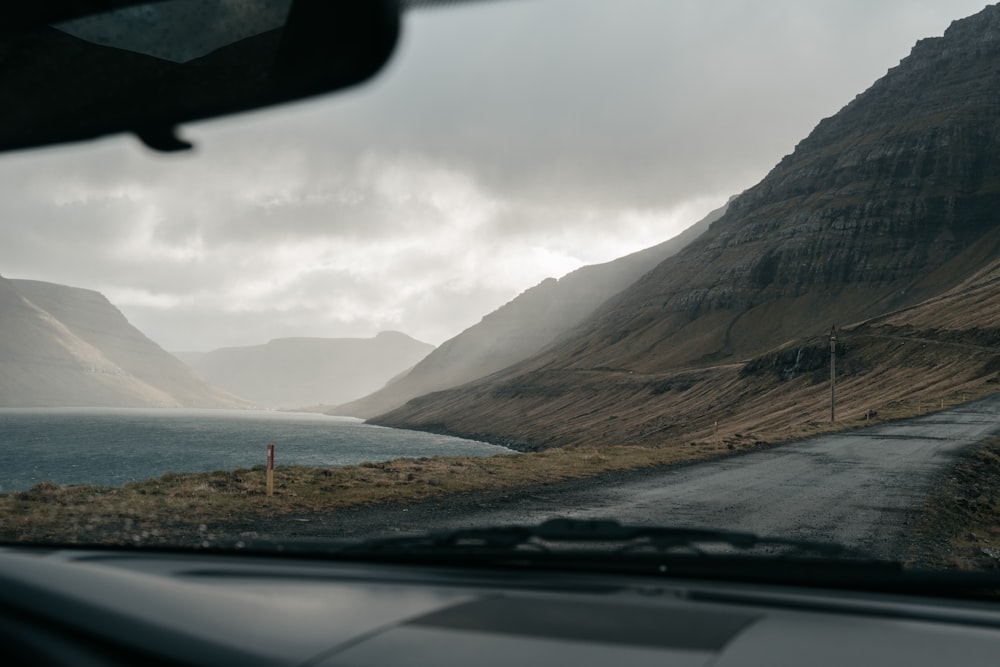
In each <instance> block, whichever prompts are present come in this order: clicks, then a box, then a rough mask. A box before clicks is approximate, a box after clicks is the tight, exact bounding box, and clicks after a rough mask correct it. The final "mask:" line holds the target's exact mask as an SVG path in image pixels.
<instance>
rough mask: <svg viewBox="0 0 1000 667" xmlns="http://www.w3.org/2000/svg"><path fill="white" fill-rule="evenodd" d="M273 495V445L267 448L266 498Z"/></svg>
mask: <svg viewBox="0 0 1000 667" xmlns="http://www.w3.org/2000/svg"><path fill="white" fill-rule="evenodd" d="M273 495H274V445H268V446H267V497H268V498H270V497H271V496H273Z"/></svg>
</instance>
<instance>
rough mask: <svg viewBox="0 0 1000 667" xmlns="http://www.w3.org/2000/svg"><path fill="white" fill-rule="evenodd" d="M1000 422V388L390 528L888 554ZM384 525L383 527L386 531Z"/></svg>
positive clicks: (405, 519)
mask: <svg viewBox="0 0 1000 667" xmlns="http://www.w3.org/2000/svg"><path fill="white" fill-rule="evenodd" d="M997 431H1000V395H998V396H995V397H991V398H988V399H985V400H982V401H978V402H976V403H973V404H969V405H965V406H962V407H958V408H955V409H952V410H947V411H944V412H940V413H937V414H932V415H927V416H924V417H919V418H916V419H911V420H907V421H903V422H896V423H892V424H885V425H880V426H876V427H872V428H868V429H864V430H861V431H855V432H852V433H845V434H839V435H828V436H821V437H817V438H813V439H811V440H807V441H803V442H800V443H796V444H791V445H785V446H782V447H776V448H774V449H770V450H767V451H762V452H755V453H751V454H747V455H744V456H735V457H731V458H727V459H723V460H719V461H712V462H707V463H702V464H695V465H690V466H684V467H679V468H676V469H673V470H669V471H667V472H663V473H658V474H656V475H648V476H640V477H639V478H636V479H628V480H626V481H625V482H623V483H620V484H614V485H612V484H605V485H601V486H597V487H594V486H592V485H587V484H580V485H578V487H577V488H573V489H570V490H569V491H562V492H559V493H553V494H548V493H546V492H542V493H541V494H537V495H532V496H529V497H516V496H513V497H511V498H509V499H508V500H507V501H503V502H497V503H489V505H490V506H489V507H483V508H481V509H472V510H470V509H469V508H464V509H461V510H458V511H456V512H454V513H453V512H451V511H450V510H448V509H444V510H442V509H441V508H440V507H438V508H437V510H436V511H426V510H421V509H420V508H413V510H414V511H413V512H412V513H411V514H409V515H397V517H396V523H395V525H392V524H383V527H389V528H390V529H391V530H402V531H405V532H409V531H410V530H417V529H443V528H451V527H458V526H468V525H483V524H497V523H534V522H538V521H542V520H544V519H546V518H550V517H552V516H570V517H579V518H603V517H615V518H617V519H619V520H620V521H623V522H630V523H633V522H634V523H654V524H664V525H687V526H706V527H721V528H731V529H737V530H749V531H753V532H756V533H758V534H763V535H781V536H797V537H803V538H813V539H822V540H832V541H835V542H839V543H841V544H847V545H851V546H855V547H858V548H860V549H863V550H865V551H867V552H869V553H872V554H873V555H879V556H884V557H889V556H891V555H892V554H898V553H900V552H901V547H902V546H903V545H902V544H901V543H900V542H901V540H902V532H903V529H904V528H905V527H906V525H907V524H909V523H911V522H913V521H915V520H916V518H917V516H918V513H919V509H920V505H921V502H922V500H923V499H924V497H925V496H926V493H927V491H928V489H929V488H930V486H931V485H932V483H933V482H934V480H935V478H936V474H940V472H941V471H942V469H943V466H945V465H946V464H947V463H948V462H949V460H950V459H951V457H952V456H953V455H954V454H955V453H957V452H958V451H959V450H961V449H962V448H963V447H966V446H968V445H970V444H973V443H975V442H977V441H980V440H982V439H984V438H986V437H988V436H989V435H992V434H993V433H995V432H997ZM379 532H382V531H379Z"/></svg>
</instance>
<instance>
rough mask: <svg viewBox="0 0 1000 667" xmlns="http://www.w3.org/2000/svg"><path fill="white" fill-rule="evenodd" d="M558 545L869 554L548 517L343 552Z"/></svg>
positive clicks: (724, 533) (720, 533)
mask: <svg viewBox="0 0 1000 667" xmlns="http://www.w3.org/2000/svg"><path fill="white" fill-rule="evenodd" d="M560 544H571V545H587V546H588V547H591V548H593V547H598V546H603V547H604V548H605V549H607V548H611V549H613V550H614V551H617V552H619V553H621V552H637V551H645V552H649V551H654V552H658V553H662V552H667V551H671V550H683V551H687V552H690V553H695V554H698V555H706V556H707V555H708V554H709V552H708V551H706V550H705V549H704V547H707V546H709V545H718V546H722V547H723V548H729V549H735V550H740V551H746V550H750V549H759V548H766V549H769V550H772V551H775V550H776V551H778V552H780V553H781V554H782V555H787V554H797V555H801V554H813V555H816V556H821V557H839V558H845V557H855V558H856V557H867V556H866V554H864V553H862V552H860V551H857V550H855V549H852V548H850V547H845V546H843V545H840V544H836V543H833V542H820V541H814V540H802V539H797V538H784V537H761V536H759V535H756V534H754V533H749V532H739V531H729V530H715V529H703V528H673V527H664V526H633V525H626V524H621V523H619V522H617V521H613V520H593V519H587V520H582V519H564V518H559V519H550V520H548V521H546V522H544V523H541V524H538V525H535V526H521V525H513V526H495V527H486V528H462V529H458V530H452V531H444V532H431V533H426V534H424V535H416V536H399V537H389V538H379V539H374V540H366V541H364V542H362V543H360V544H357V545H353V546H351V547H348V548H346V549H345V550H344V551H342V552H341V553H344V552H348V553H350V552H355V553H361V552H363V553H368V554H372V553H380V552H381V553H385V552H408V553H414V552H430V551H434V552H441V551H448V552H452V553H453V552H456V551H458V552H464V553H468V552H484V551H489V552H497V551H515V550H527V549H537V550H543V551H550V550H553V548H554V547H556V546H558V545H560Z"/></svg>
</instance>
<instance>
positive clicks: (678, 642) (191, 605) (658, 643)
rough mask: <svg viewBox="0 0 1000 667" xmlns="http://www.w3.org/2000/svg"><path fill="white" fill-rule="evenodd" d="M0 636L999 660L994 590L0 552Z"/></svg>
mask: <svg viewBox="0 0 1000 667" xmlns="http://www.w3.org/2000/svg"><path fill="white" fill-rule="evenodd" d="M0 641H2V642H3V645H4V646H5V650H4V652H5V655H6V657H7V659H10V660H12V661H13V662H14V663H18V664H20V663H25V664H27V663H31V664H66V665H118V664H140V663H141V664H157V665H219V664H242V665H314V666H324V667H325V666H347V665H351V666H353V667H361V666H371V667H377V666H383V665H384V666H390V665H411V666H422V665H435V666H439V667H449V666H452V665H454V666H459V665H461V666H466V665H470V664H474V665H481V666H492V665H497V666H499V665H509V664H517V665H526V666H530V665H547V666H551V665H553V664H572V665H576V666H578V667H585V666H587V665H608V664H613V665H619V666H629V665H635V666H641V665H660V666H664V665H685V666H687V665H690V666H701V665H713V666H716V667H724V666H725V665H782V664H809V665H817V666H823V665H843V664H908V665H911V666H912V665H938V664H956V663H959V664H963V665H995V664H996V660H997V658H996V656H997V655H1000V610H997V609H996V608H995V606H993V605H991V604H990V603H984V602H974V601H960V600H940V599H931V598H916V597H909V596H900V595H881V594H874V593H868V592H865V593H862V592H857V591H849V590H823V589H812V588H802V587H781V586H767V585H759V584H750V583H733V582H719V581H712V580H702V579H695V580H691V579H685V580H677V579H673V578H671V577H669V576H662V577H648V576H634V575H614V574H603V573H602V574H589V573H582V572H572V573H570V572H553V571H535V570H531V569H514V570H511V569H501V568H496V567H471V566H470V567H456V566H432V565H412V564H389V563H367V562H363V561H357V560H354V561H344V560H332V561H330V560H327V561H324V560H318V559H317V560H308V559H290V558H283V557H264V556H254V555H246V556H244V555H228V554H218V553H201V552H193V553H189V554H188V553H177V552H140V551H104V550H99V549H33V548H25V547H10V548H6V549H3V550H0Z"/></svg>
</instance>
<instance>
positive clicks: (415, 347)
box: [185, 331, 434, 408]
mask: <svg viewBox="0 0 1000 667" xmlns="http://www.w3.org/2000/svg"><path fill="white" fill-rule="evenodd" d="M433 349H434V346H433V345H428V344H427V343H422V342H420V341H418V340H414V339H413V338H410V337H409V336H407V335H405V334H402V333H399V332H396V331H383V332H382V333H380V334H378V335H377V336H375V337H374V338H279V339H276V340H272V341H271V342H269V343H266V344H264V345H254V346H249V347H227V348H222V349H219V350H214V351H212V352H207V353H204V354H193V353H187V354H185V357H186V359H187V360H188V362H189V363H190V364H191V365H192V367H193V368H194V369H195V370H196V371H198V373H199V374H201V376H202V377H204V378H205V379H206V380H208V381H209V382H211V383H212V384H214V385H217V386H219V387H222V388H224V389H228V390H230V391H232V392H234V393H239V395H240V396H243V397H244V398H247V399H249V400H252V401H254V402H256V403H259V404H261V405H266V406H269V407H284V408H294V407H304V406H313V405H318V404H326V405H335V404H337V403H343V402H345V401H349V400H351V399H354V398H357V397H359V396H363V395H365V394H368V393H370V392H372V391H374V390H375V389H377V388H379V387H381V386H383V385H384V384H385V383H386V382H387V381H389V380H390V379H392V378H393V377H395V376H396V375H398V374H399V373H401V372H403V371H405V370H407V369H409V368H410V367H412V366H413V365H414V364H415V363H417V362H418V361H420V360H421V359H423V358H424V357H426V356H427V354H428V353H429V352H431V350H433Z"/></svg>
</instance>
